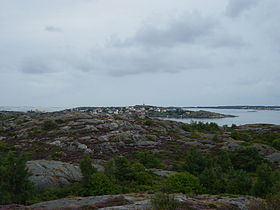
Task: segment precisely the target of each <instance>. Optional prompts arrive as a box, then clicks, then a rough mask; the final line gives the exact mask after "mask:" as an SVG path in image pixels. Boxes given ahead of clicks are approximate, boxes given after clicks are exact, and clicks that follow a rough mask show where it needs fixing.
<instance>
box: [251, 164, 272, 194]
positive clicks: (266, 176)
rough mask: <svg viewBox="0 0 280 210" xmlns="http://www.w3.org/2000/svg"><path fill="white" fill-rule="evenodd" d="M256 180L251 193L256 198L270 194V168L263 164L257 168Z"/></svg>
mask: <svg viewBox="0 0 280 210" xmlns="http://www.w3.org/2000/svg"><path fill="white" fill-rule="evenodd" d="M256 173H257V180H256V182H255V184H254V187H253V193H254V194H255V195H256V196H265V195H267V194H268V193H271V191H272V189H273V171H272V168H271V167H270V166H269V165H268V164H266V163H263V164H261V165H259V166H258V167H257V171H256Z"/></svg>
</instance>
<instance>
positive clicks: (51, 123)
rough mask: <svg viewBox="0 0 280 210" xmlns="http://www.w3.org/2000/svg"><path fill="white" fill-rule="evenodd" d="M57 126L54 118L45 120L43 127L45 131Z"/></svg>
mask: <svg viewBox="0 0 280 210" xmlns="http://www.w3.org/2000/svg"><path fill="white" fill-rule="evenodd" d="M56 128H57V124H56V123H55V122H54V121H53V120H45V121H44V123H43V125H42V129H43V130H45V131H51V130H54V129H56Z"/></svg>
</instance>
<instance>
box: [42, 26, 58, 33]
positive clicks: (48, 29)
mask: <svg viewBox="0 0 280 210" xmlns="http://www.w3.org/2000/svg"><path fill="white" fill-rule="evenodd" d="M45 30H46V31H48V32H58V33H60V32H62V29H61V28H59V27H55V26H46V27H45Z"/></svg>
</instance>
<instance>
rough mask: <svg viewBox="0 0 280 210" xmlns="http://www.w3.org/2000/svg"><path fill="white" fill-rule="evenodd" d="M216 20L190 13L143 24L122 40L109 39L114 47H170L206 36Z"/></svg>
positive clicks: (189, 42) (214, 25) (214, 26)
mask: <svg viewBox="0 0 280 210" xmlns="http://www.w3.org/2000/svg"><path fill="white" fill-rule="evenodd" d="M217 25H218V21H217V20H215V19H214V18H211V17H204V16H202V15H200V14H198V13H190V14H186V15H184V16H179V17H177V18H175V19H172V20H171V21H170V22H169V23H167V24H165V25H160V24H159V25H154V24H147V25H143V26H142V27H141V28H140V29H139V30H138V31H137V32H136V34H135V35H134V36H133V37H131V38H127V39H125V40H124V41H120V40H118V39H115V40H114V39H113V40H111V43H110V44H111V45H112V46H114V47H127V46H130V45H142V46H146V47H172V46H174V45H177V44H192V43H194V42H196V41H197V40H198V39H199V38H201V37H203V36H207V35H209V34H211V33H212V32H213V30H214V29H215V28H216V27H217Z"/></svg>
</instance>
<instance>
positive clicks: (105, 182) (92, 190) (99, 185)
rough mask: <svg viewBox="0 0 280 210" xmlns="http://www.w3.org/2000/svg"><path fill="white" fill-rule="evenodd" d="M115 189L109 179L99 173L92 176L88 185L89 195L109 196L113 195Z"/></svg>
mask: <svg viewBox="0 0 280 210" xmlns="http://www.w3.org/2000/svg"><path fill="white" fill-rule="evenodd" d="M114 192H115V187H114V185H113V183H112V182H111V181H110V179H109V178H108V177H107V176H106V175H105V174H104V173H101V172H97V173H95V174H92V175H91V177H90V180H89V184H88V193H89V195H109V194H110V195H111V194H114Z"/></svg>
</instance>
